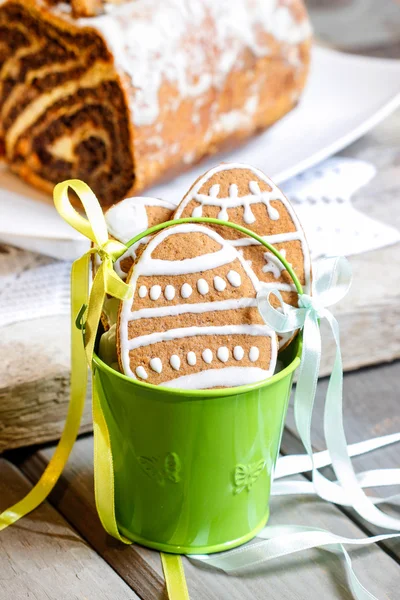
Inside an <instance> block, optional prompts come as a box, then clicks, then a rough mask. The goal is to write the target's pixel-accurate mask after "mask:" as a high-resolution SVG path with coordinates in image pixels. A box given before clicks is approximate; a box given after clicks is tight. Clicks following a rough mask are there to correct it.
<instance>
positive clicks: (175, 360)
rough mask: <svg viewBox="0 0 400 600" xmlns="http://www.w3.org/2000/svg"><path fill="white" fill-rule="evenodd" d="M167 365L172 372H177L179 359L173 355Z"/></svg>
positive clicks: (179, 364)
mask: <svg viewBox="0 0 400 600" xmlns="http://www.w3.org/2000/svg"><path fill="white" fill-rule="evenodd" d="M169 364H170V365H171V367H172V368H173V369H174V371H179V369H180V368H181V359H180V358H179V356H178V355H177V354H173V355H172V356H171V358H170V359H169Z"/></svg>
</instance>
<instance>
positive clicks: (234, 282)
mask: <svg viewBox="0 0 400 600" xmlns="http://www.w3.org/2000/svg"><path fill="white" fill-rule="evenodd" d="M226 278H227V280H228V281H229V283H230V284H231V286H232V287H235V288H238V287H240V286H241V284H242V278H241V277H240V275H239V273H238V272H237V271H233V270H231V271H229V273H228V275H227V276H226Z"/></svg>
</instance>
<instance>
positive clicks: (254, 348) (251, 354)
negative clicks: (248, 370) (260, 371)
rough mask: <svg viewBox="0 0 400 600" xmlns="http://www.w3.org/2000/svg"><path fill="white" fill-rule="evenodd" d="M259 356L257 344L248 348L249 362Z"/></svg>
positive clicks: (254, 360)
mask: <svg viewBox="0 0 400 600" xmlns="http://www.w3.org/2000/svg"><path fill="white" fill-rule="evenodd" d="M259 357H260V350H259V349H258V348H257V346H252V347H251V348H250V350H249V359H250V360H251V362H256V361H257V360H258V359H259Z"/></svg>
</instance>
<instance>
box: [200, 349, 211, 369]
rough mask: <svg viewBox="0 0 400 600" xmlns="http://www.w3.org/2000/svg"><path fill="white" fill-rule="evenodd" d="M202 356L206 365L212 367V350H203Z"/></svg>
mask: <svg viewBox="0 0 400 600" xmlns="http://www.w3.org/2000/svg"><path fill="white" fill-rule="evenodd" d="M201 356H202V357H203V360H204V362H205V363H207V365H210V364H211V363H212V360H213V353H212V351H211V350H210V348H206V349H205V350H203V352H202V353H201Z"/></svg>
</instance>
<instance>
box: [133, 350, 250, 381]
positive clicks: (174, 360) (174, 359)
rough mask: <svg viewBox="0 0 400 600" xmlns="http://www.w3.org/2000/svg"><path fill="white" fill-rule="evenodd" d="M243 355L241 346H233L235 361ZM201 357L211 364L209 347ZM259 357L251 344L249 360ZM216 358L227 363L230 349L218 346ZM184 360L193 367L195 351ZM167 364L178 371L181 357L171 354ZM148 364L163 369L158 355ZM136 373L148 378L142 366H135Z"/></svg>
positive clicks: (160, 370)
mask: <svg viewBox="0 0 400 600" xmlns="http://www.w3.org/2000/svg"><path fill="white" fill-rule="evenodd" d="M244 355H245V351H244V349H243V348H242V346H235V347H234V348H233V350H232V356H233V358H234V359H235V360H236V361H241V360H243V358H244ZM201 356H202V359H203V361H204V362H205V363H206V364H208V365H209V364H211V363H212V361H213V359H214V355H213V352H212V350H211V349H210V348H206V349H205V350H203V352H202V354H201ZM259 357H260V350H259V348H257V346H252V347H251V348H250V350H249V354H248V358H249V360H250V361H251V362H257V360H258V359H259ZM217 358H218V360H219V361H220V362H222V363H224V364H225V363H227V362H228V361H229V359H230V358H231V351H230V350H229V348H228V347H227V346H220V347H219V348H218V350H217ZM186 362H187V363H188V365H189V366H191V367H194V366H195V365H196V364H197V356H196V353H195V352H193V351H190V352H188V353H187V354H186ZM169 364H170V366H171V368H172V369H174V371H179V370H180V368H181V359H180V357H179V356H178V355H177V354H172V356H170V358H169ZM149 366H150V369H151V370H152V371H154V372H155V373H158V374H161V373H162V371H163V364H162V360H161V359H160V358H158V357H154V358H151V359H150V361H149ZM136 375H137V377H139V378H140V379H148V373H147V371H146V369H145V368H144V367H143V366H139V367H136Z"/></svg>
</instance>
